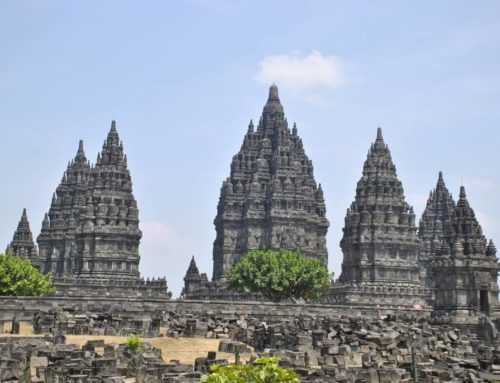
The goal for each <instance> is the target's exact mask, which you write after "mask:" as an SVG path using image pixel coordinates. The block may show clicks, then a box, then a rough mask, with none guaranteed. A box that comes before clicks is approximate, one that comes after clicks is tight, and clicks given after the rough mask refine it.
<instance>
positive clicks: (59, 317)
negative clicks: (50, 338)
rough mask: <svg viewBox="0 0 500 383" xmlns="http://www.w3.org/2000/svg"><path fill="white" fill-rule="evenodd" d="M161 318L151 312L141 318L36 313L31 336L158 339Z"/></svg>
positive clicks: (129, 315) (93, 314) (131, 314)
mask: <svg viewBox="0 0 500 383" xmlns="http://www.w3.org/2000/svg"><path fill="white" fill-rule="evenodd" d="M162 323H163V314H162V313H161V312H155V313H151V314H148V315H144V316H138V315H137V313H130V314H128V313H126V312H123V313H119V314H118V313H112V312H81V311H78V312H75V311H74V310H72V309H71V308H66V310H49V311H48V312H37V313H36V314H35V315H34V318H33V330H34V332H35V334H47V333H50V334H64V335H68V334H71V335H104V336H127V335H130V334H137V335H140V336H143V337H158V336H160V327H161V325H162Z"/></svg>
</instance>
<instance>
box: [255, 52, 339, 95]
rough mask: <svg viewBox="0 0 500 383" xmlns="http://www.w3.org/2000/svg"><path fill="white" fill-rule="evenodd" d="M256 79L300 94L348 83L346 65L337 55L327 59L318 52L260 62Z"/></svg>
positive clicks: (288, 55) (269, 58) (269, 57)
mask: <svg viewBox="0 0 500 383" xmlns="http://www.w3.org/2000/svg"><path fill="white" fill-rule="evenodd" d="M254 79H255V80H257V81H258V82H260V83H263V84H266V85H269V84H271V83H276V84H277V85H279V86H283V87H286V88H290V89H293V90H296V91H303V90H309V89H314V88H319V87H327V88H335V87H338V86H339V85H341V84H342V83H343V82H344V81H345V74H344V64H343V61H342V60H341V59H340V58H339V57H337V56H324V55H323V54H322V53H321V52H317V51H315V52H312V53H311V54H309V55H308V56H300V54H298V53H296V52H293V53H291V54H287V55H272V56H267V57H265V58H264V59H263V60H262V61H261V62H260V63H259V72H258V73H257V74H256V75H255V76H254Z"/></svg>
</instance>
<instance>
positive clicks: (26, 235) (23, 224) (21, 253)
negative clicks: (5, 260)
mask: <svg viewBox="0 0 500 383" xmlns="http://www.w3.org/2000/svg"><path fill="white" fill-rule="evenodd" d="M9 251H11V252H12V255H14V256H16V257H20V258H27V259H29V260H30V261H31V263H32V264H33V265H34V266H36V267H38V268H39V267H40V259H39V258H38V251H37V249H36V246H35V243H34V242H33V235H32V234H31V229H30V223H29V221H28V215H27V214H26V209H23V214H22V215H21V220H20V221H19V224H18V225H17V229H16V231H15V232H14V237H13V238H12V242H11V243H10V244H9V245H8V246H7V250H6V252H9Z"/></svg>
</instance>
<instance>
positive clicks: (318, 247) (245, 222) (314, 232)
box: [182, 85, 500, 315]
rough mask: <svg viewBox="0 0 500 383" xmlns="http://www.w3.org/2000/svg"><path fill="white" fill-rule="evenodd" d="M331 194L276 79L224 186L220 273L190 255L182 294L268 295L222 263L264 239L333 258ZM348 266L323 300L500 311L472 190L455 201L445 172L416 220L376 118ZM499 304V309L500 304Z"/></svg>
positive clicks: (353, 210)
mask: <svg viewBox="0 0 500 383" xmlns="http://www.w3.org/2000/svg"><path fill="white" fill-rule="evenodd" d="M325 211H326V208H325V204H324V199H323V191H322V189H321V185H319V186H316V181H315V179H314V176H313V168H312V163H311V161H310V160H309V159H308V157H307V156H306V154H305V152H304V149H303V144H302V140H301V139H300V138H299V137H298V135H297V129H296V126H295V125H294V127H293V129H291V130H290V129H289V128H288V123H287V120H286V118H285V116H284V112H283V106H282V105H281V102H280V100H279V97H278V89H277V87H276V86H275V85H273V86H272V87H271V88H270V91H269V98H268V101H267V103H266V105H265V106H264V111H263V113H262V117H261V119H260V122H259V125H258V127H257V129H256V130H255V129H254V126H253V123H250V125H249V128H248V131H247V133H246V134H245V137H244V140H243V145H242V147H241V149H240V151H239V152H238V154H236V155H235V156H234V157H233V161H232V163H231V173H230V177H229V178H228V179H227V180H226V181H224V183H223V186H222V188H221V193H220V199H219V205H218V210H217V216H216V218H215V221H214V223H215V227H216V232H217V237H216V239H215V242H214V252H213V260H214V261H213V265H214V273H213V280H212V281H208V278H207V276H206V274H203V273H200V271H199V270H198V268H197V266H196V262H195V260H194V257H193V259H192V260H191V262H190V264H189V267H188V270H187V272H186V276H185V277H184V290H183V293H182V298H187V299H204V300H220V299H228V300H238V299H241V300H254V301H255V300H257V301H258V300H262V297H261V296H259V295H252V296H249V295H243V294H236V293H234V292H232V291H229V290H228V289H227V287H226V284H225V279H224V271H225V270H226V269H227V268H228V267H230V266H231V265H233V264H234V263H236V262H237V261H238V260H239V259H240V258H241V256H242V255H244V254H246V253H247V252H248V251H251V250H257V249H259V248H261V247H263V246H264V247H266V248H270V249H278V248H280V247H283V248H286V249H289V250H296V251H299V252H301V253H302V254H304V255H306V256H312V257H316V258H321V259H326V257H327V253H326V247H325V244H326V239H325V236H326V232H327V229H328V221H327V220H326V218H325ZM340 245H341V248H342V252H343V262H342V273H341V275H340V278H339V279H338V280H337V281H335V283H333V284H332V286H331V289H330V290H329V291H328V292H327V293H326V294H324V296H323V297H321V299H320V300H319V302H322V303H324V304H341V305H362V306H374V307H384V306H387V305H398V306H401V307H417V308H435V309H436V310H437V311H438V312H440V313H442V314H443V313H455V314H462V315H467V313H469V312H477V313H485V314H487V315H498V313H500V312H498V284H497V277H498V269H499V265H498V260H497V258H496V248H495V246H494V244H493V242H492V241H491V240H490V242H489V243H488V242H486V239H485V237H484V235H483V234H482V230H481V226H480V225H479V222H478V221H477V219H476V218H475V214H474V211H473V210H472V208H471V207H470V205H469V203H468V201H467V199H466V197H465V190H464V188H463V187H462V189H461V191H460V200H459V202H458V204H455V202H454V200H453V198H452V196H451V194H450V193H449V192H448V190H447V188H446V185H445V183H444V179H443V175H442V173H441V172H439V177H438V182H437V186H436V188H435V189H434V190H433V191H431V194H430V196H429V200H428V202H427V206H426V209H425V211H424V213H423V215H422V218H421V219H420V223H419V227H418V229H417V225H416V216H415V213H414V211H413V208H412V207H411V206H409V204H408V203H407V202H406V201H405V196H404V189H403V185H402V182H401V181H400V180H399V179H398V176H397V174H396V166H395V165H394V162H393V160H392V157H391V153H390V150H389V147H388V145H387V144H386V143H385V141H384V138H383V136H382V130H381V129H380V128H378V130H377V136H376V139H375V142H374V143H373V144H372V145H371V147H370V149H369V152H368V156H367V159H366V161H365V163H364V165H363V171H362V176H361V179H360V180H359V181H358V184H357V186H356V194H355V198H354V201H353V202H352V204H351V205H350V206H349V208H348V209H347V214H346V217H345V224H344V228H343V237H342V240H341V243H340ZM495 311H497V313H495Z"/></svg>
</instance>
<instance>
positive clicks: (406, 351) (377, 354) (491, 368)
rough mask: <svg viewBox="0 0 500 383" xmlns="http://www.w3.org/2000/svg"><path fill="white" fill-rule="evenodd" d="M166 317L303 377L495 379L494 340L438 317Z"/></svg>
mask: <svg viewBox="0 0 500 383" xmlns="http://www.w3.org/2000/svg"><path fill="white" fill-rule="evenodd" d="M170 314H171V316H170V319H169V323H170V331H169V335H170V336H188V337H189V336H206V337H211V338H212V337H213V338H219V339H227V338H230V339H234V340H237V341H240V342H242V343H236V342H233V341H222V342H221V347H222V348H219V351H228V350H236V349H237V347H238V346H237V345H241V344H243V345H245V344H248V345H250V346H252V347H254V348H255V351H257V352H258V353H259V354H260V355H270V356H277V357H280V358H281V364H282V365H284V366H286V367H290V368H293V369H295V370H296V371H297V372H298V373H299V374H300V375H301V377H302V381H304V382H309V381H311V382H314V381H316V382H323V381H324V382H331V381H336V382H358V381H359V382H364V381H366V382H400V381H413V380H412V378H411V377H412V373H414V372H415V371H416V373H417V376H418V378H419V381H425V382H442V381H450V382H482V381H485V382H488V381H495V380H500V344H497V343H496V342H495V340H494V339H492V338H490V339H481V337H478V335H476V334H472V333H466V332H465V331H463V330H462V329H460V328H457V327H455V326H454V325H453V324H452V323H447V321H445V320H442V319H432V320H426V319H419V320H415V319H413V318H410V317H396V316H388V317H387V318H384V319H372V318H365V317H348V316H340V317H331V318H322V319H314V318H307V317H295V318H291V319H289V320H282V321H276V322H275V323H274V322H273V323H266V322H265V321H263V320H262V318H246V317H244V316H241V315H234V316H227V315H226V316H221V315H215V314H206V315H199V316H197V317H196V318H195V317H194V316H192V315H180V314H174V313H170ZM462 327H463V326H462ZM463 328H465V327H463ZM470 328H474V327H473V326H470ZM474 330H477V329H476V328H474ZM483 333H486V332H481V334H483ZM233 343H235V344H233ZM245 347H246V346H245ZM230 352H234V351H230Z"/></svg>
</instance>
